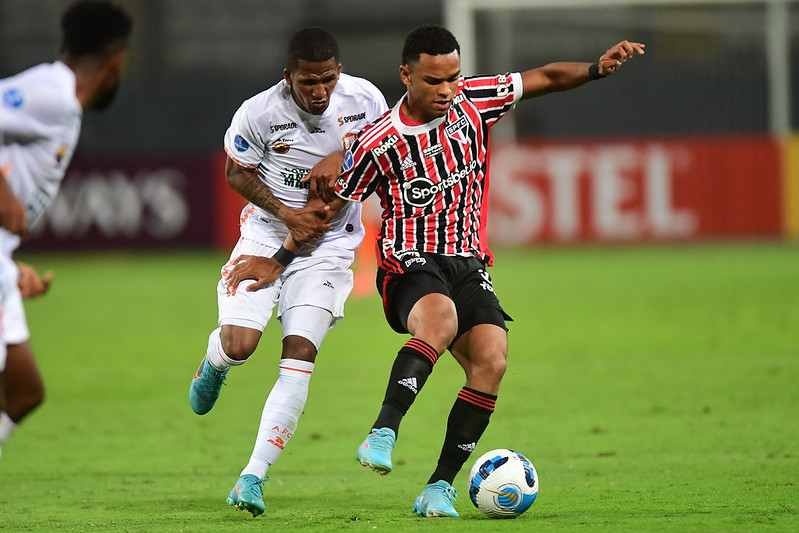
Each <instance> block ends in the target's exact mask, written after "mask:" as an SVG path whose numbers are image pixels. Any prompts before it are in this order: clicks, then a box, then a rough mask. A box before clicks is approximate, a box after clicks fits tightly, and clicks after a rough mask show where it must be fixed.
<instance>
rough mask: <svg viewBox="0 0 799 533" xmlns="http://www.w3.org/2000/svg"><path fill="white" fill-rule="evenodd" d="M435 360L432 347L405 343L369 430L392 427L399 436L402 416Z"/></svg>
mask: <svg viewBox="0 0 799 533" xmlns="http://www.w3.org/2000/svg"><path fill="white" fill-rule="evenodd" d="M437 360H438V353H437V352H436V350H435V348H433V347H432V346H430V345H429V344H427V343H426V342H424V341H421V340H419V339H411V340H409V341H408V342H406V343H405V345H404V346H403V347H402V348H401V349H400V351H399V353H398V354H397V358H396V359H394V366H393V367H392V368H391V377H390V378H389V381H388V387H386V395H385V397H384V398H383V407H382V408H381V409H380V414H379V415H377V420H376V421H375V423H374V425H373V426H372V427H375V428H391V429H393V430H394V434H395V435H398V434H399V425H400V422H401V421H402V417H403V416H405V413H407V412H408V409H409V408H410V407H411V404H413V401H414V400H415V399H416V395H417V394H418V393H419V391H420V390H422V386H423V385H424V383H425V381H427V378H428V376H430V373H431V372H432V371H433V365H435V363H436V361H437Z"/></svg>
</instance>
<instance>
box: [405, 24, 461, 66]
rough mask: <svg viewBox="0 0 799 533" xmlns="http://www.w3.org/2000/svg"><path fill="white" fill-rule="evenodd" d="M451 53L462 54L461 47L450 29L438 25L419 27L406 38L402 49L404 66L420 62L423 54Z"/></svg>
mask: <svg viewBox="0 0 799 533" xmlns="http://www.w3.org/2000/svg"><path fill="white" fill-rule="evenodd" d="M451 52H458V54H459V55H460V53H461V45H459V44H458V40H457V39H456V38H455V36H454V35H452V33H450V31H449V30H448V29H446V28H445V27H443V26H438V25H437V24H424V25H422V26H419V27H417V28H416V29H415V30H413V31H412V32H411V33H409V34H408V36H407V37H406V38H405V45H404V46H403V47H402V64H403V65H407V64H409V63H410V62H411V61H418V60H419V56H420V55H422V54H429V55H431V56H437V55H441V54H449V53H451Z"/></svg>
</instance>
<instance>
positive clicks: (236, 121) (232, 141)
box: [225, 102, 266, 168]
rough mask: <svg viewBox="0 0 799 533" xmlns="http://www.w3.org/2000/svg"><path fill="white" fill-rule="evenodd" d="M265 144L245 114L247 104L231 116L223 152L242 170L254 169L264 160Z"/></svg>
mask: <svg viewBox="0 0 799 533" xmlns="http://www.w3.org/2000/svg"><path fill="white" fill-rule="evenodd" d="M265 147H266V143H265V141H264V139H263V138H262V137H261V135H260V134H259V132H257V131H256V130H255V128H254V127H253V125H252V122H251V121H250V117H249V115H248V113H247V102H244V104H242V106H241V107H240V108H239V109H238V111H236V113H235V114H234V115H233V120H232V121H231V122H230V127H229V128H228V129H227V131H226V132H225V152H227V155H228V157H230V158H231V159H232V160H234V161H235V162H236V163H238V164H239V165H240V166H242V167H244V168H256V167H257V166H258V164H259V163H260V162H261V160H263V158H264V150H265Z"/></svg>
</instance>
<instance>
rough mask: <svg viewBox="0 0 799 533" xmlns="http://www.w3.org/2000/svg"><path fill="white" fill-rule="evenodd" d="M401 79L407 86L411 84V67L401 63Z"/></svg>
mask: <svg viewBox="0 0 799 533" xmlns="http://www.w3.org/2000/svg"><path fill="white" fill-rule="evenodd" d="M399 72H400V79H401V80H402V83H404V84H405V85H406V86H407V87H410V86H411V69H410V67H408V65H400V68H399Z"/></svg>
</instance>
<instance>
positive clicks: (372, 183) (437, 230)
mask: <svg viewBox="0 0 799 533" xmlns="http://www.w3.org/2000/svg"><path fill="white" fill-rule="evenodd" d="M521 96H522V81H521V75H520V74H519V73H513V74H499V75H493V76H476V77H467V78H463V77H462V78H461V79H460V81H459V83H458V92H457V93H456V95H455V98H454V101H453V103H452V106H451V107H450V109H449V111H448V112H447V114H446V115H445V116H443V117H440V118H437V119H435V120H433V121H431V122H428V123H426V124H422V125H418V126H409V125H407V124H405V123H403V122H402V119H401V118H400V106H401V104H402V102H403V101H404V100H405V98H407V95H406V96H405V97H403V98H402V99H400V101H399V102H398V103H397V104H396V105H395V106H394V108H393V109H392V110H391V111H390V112H387V113H386V114H385V115H383V116H382V117H381V118H380V119H379V120H378V121H376V122H375V123H374V124H372V125H370V126H368V127H367V128H366V129H364V130H363V131H362V132H361V133H360V135H359V136H358V138H357V139H356V141H355V143H354V144H353V146H352V148H351V149H350V150H349V152H348V153H347V154H346V156H345V160H344V172H343V173H342V175H341V177H340V178H339V179H338V181H337V182H336V192H337V194H338V195H339V196H341V197H342V198H344V199H345V200H353V201H363V200H364V199H365V198H366V197H368V196H369V195H370V194H371V193H372V192H377V195H378V196H379V198H380V205H381V206H382V208H383V216H382V219H383V220H382V227H381V230H380V233H379V234H378V240H377V248H378V257H379V260H380V263H381V266H382V267H383V268H386V269H387V270H389V271H394V270H396V269H395V268H393V267H392V265H395V264H396V261H394V260H390V259H389V258H390V257H391V256H396V255H402V252H404V251H407V250H417V251H421V252H429V253H436V254H441V255H450V256H456V255H458V256H472V255H474V256H477V257H479V258H480V259H482V260H483V261H484V262H485V263H486V264H488V265H491V264H492V263H493V256H492V255H491V252H490V251H489V250H488V246H487V245H486V198H487V196H486V195H487V193H488V182H489V180H488V147H489V142H488V137H489V135H488V133H489V129H490V128H491V127H492V126H493V125H494V124H495V123H496V122H497V120H499V119H500V118H501V117H502V116H503V115H505V113H507V112H508V111H509V110H510V109H511V108H512V107H513V105H514V104H515V103H516V102H517V101H518V100H519V99H520V98H521ZM387 259H388V261H387Z"/></svg>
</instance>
